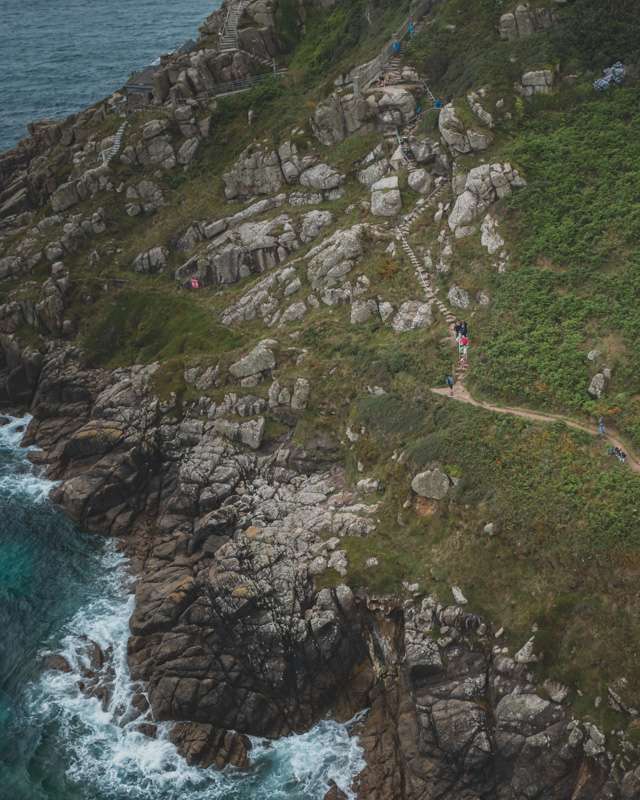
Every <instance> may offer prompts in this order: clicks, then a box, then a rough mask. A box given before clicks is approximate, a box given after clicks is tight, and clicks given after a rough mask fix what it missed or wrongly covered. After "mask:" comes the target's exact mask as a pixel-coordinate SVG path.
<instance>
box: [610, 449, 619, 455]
mask: <svg viewBox="0 0 640 800" xmlns="http://www.w3.org/2000/svg"><path fill="white" fill-rule="evenodd" d="M619 452H620V448H619V447H612V448H611V450H609V455H610V456H617V455H618V453H619Z"/></svg>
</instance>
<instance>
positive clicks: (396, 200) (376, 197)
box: [371, 175, 402, 217]
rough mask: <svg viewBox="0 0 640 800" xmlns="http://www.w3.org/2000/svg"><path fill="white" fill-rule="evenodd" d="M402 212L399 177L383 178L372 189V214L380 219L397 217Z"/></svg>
mask: <svg viewBox="0 0 640 800" xmlns="http://www.w3.org/2000/svg"><path fill="white" fill-rule="evenodd" d="M401 211H402V198H401V197H400V190H399V189H398V176H397V175H389V176H388V177H386V178H381V179H380V180H379V181H376V183H374V184H373V186H372V187H371V213H372V214H375V215H377V216H380V217H395V216H397V215H398V214H399V213H400V212H401Z"/></svg>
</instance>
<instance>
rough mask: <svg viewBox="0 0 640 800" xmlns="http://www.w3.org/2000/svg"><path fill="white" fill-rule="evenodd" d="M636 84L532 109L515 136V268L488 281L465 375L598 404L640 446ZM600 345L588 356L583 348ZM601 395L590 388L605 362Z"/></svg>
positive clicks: (578, 405) (492, 391)
mask: <svg viewBox="0 0 640 800" xmlns="http://www.w3.org/2000/svg"><path fill="white" fill-rule="evenodd" d="M639 100H640V90H639V89H638V88H637V87H634V88H627V89H620V90H617V91H615V92H614V93H612V95H611V96H609V97H606V98H603V99H600V98H598V99H594V100H592V101H590V102H586V103H582V104H580V105H578V106H577V107H575V108H571V109H569V110H567V111H566V112H558V111H553V112H548V113H544V112H543V113H539V114H538V115H536V116H535V117H534V116H532V117H531V119H530V120H529V121H528V122H526V123H525V124H524V130H523V132H522V133H521V134H520V136H519V138H518V139H517V141H515V142H514V144H513V145H512V153H513V157H514V159H515V160H517V162H518V163H519V164H521V165H522V166H523V167H524V170H525V174H526V175H527V177H528V180H529V186H528V187H527V188H525V189H523V190H521V191H519V192H517V193H516V194H515V195H514V196H513V198H512V199H511V200H510V201H509V202H508V203H507V216H506V218H505V222H506V224H507V225H508V227H509V229H510V234H511V235H510V238H509V242H510V246H511V249H512V250H513V251H514V255H515V259H514V267H513V268H511V269H510V270H509V271H508V272H507V273H506V274H504V275H501V276H499V277H498V278H497V279H495V280H493V291H494V305H493V308H492V310H491V313H489V314H486V315H483V316H482V317H481V318H479V320H478V326H477V327H478V330H474V345H475V346H477V348H478V350H477V352H478V357H477V359H476V361H475V363H474V365H473V373H472V377H473V380H474V382H475V384H476V386H477V388H478V389H479V390H480V391H481V392H482V393H483V394H486V395H489V396H492V397H495V398H497V399H499V400H500V401H503V402H505V403H511V404H520V405H524V406H527V407H532V408H547V409H548V408H556V409H562V410H565V411H568V412H570V413H574V414H584V415H588V416H596V415H599V414H604V415H605V416H606V417H607V418H608V420H609V422H610V423H611V424H614V425H616V426H617V427H618V428H619V429H620V430H622V431H623V432H625V433H627V434H629V435H630V436H631V437H632V439H633V442H634V444H635V446H636V447H637V446H638V445H640V415H639V414H638V410H639V409H638V406H639V396H638V377H637V376H638V370H639V368H640V349H639V348H638V346H637V342H638V337H639V336H640V307H639V306H638V296H639V294H640V245H639V241H640V111H639V110H638V101H639ZM592 349H596V350H598V351H599V352H600V354H601V355H600V356H599V358H598V361H597V364H593V363H591V362H590V361H588V360H587V352H589V351H590V350H592ZM605 366H607V367H609V368H610V369H612V371H613V374H612V380H611V382H610V383H609V385H608V386H607V388H606V391H605V393H604V394H603V396H602V398H601V400H600V401H599V402H598V401H595V400H593V399H592V398H591V397H590V396H589V394H588V393H587V388H588V386H589V383H590V380H591V377H592V376H593V375H594V374H595V372H596V371H597V370H598V369H599V368H602V367H605Z"/></svg>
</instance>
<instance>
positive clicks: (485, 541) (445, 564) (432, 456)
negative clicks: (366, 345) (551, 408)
mask: <svg viewBox="0 0 640 800" xmlns="http://www.w3.org/2000/svg"><path fill="white" fill-rule="evenodd" d="M355 422H356V423H357V425H358V426H359V425H360V424H364V425H365V427H366V428H367V431H368V435H367V436H366V437H363V439H360V440H359V441H358V442H357V443H356V445H355V450H354V453H353V458H354V460H360V461H362V462H363V463H364V465H365V473H366V474H374V475H375V476H376V477H378V478H379V479H380V481H381V485H382V487H383V490H384V494H383V495H382V496H381V497H378V498H377V499H382V500H383V501H385V504H386V505H385V507H386V509H387V510H386V511H383V512H382V514H381V515H380V512H379V515H380V522H379V524H378V525H377V529H376V531H375V532H374V533H373V534H371V535H369V536H367V537H365V538H362V539H360V538H354V539H345V540H343V546H344V547H346V549H347V552H348V557H349V564H350V572H349V575H350V580H351V581H353V582H356V583H357V584H361V585H363V586H365V587H366V588H367V589H368V590H370V591H374V592H382V593H385V592H396V591H398V586H399V584H400V583H401V582H402V581H407V582H410V583H413V582H417V583H418V584H419V585H420V587H421V589H422V590H423V591H432V592H435V593H436V594H437V595H438V596H439V597H440V598H441V599H442V600H443V601H444V602H451V595H450V589H449V587H450V586H451V585H453V584H459V585H460V586H462V588H463V590H464V592H465V594H466V595H467V597H468V598H469V599H470V609H471V610H472V611H475V612H476V613H481V614H484V615H485V616H486V617H487V618H488V619H489V620H491V621H492V622H494V623H495V624H496V625H505V626H506V628H507V630H508V632H509V636H510V637H511V640H512V641H513V642H514V643H519V644H520V645H521V644H522V643H523V642H524V641H526V639H527V638H528V637H529V636H530V628H531V626H532V625H533V623H534V622H535V623H537V624H538V626H539V629H538V633H537V634H536V648H537V649H539V650H540V651H542V652H543V653H544V660H543V662H542V663H541V664H540V665H539V667H538V669H539V671H540V673H541V674H542V675H544V676H549V675H550V676H552V677H555V678H558V679H560V680H563V681H564V682H566V683H567V684H568V685H569V686H570V688H571V689H574V690H575V689H577V688H580V689H581V690H582V691H583V692H585V693H586V694H587V696H588V698H589V700H588V706H587V705H586V702H587V701H585V707H584V709H583V710H584V712H585V713H586V712H587V711H590V712H591V714H592V716H593V713H594V712H593V698H594V697H595V696H596V695H598V694H600V695H603V694H605V693H606V686H607V683H608V682H610V681H611V679H612V677H616V676H619V675H622V674H624V675H626V676H628V677H629V678H630V679H631V683H630V685H629V687H628V692H629V696H630V697H633V696H634V695H635V694H636V693H637V692H638V691H639V690H640V681H639V680H638V678H637V676H638V675H639V674H640V673H639V671H638V667H640V655H639V653H638V649H637V647H636V644H635V643H636V642H637V641H638V637H639V636H640V628H639V624H638V619H639V616H638V611H640V607H639V606H638V601H637V597H638V596H639V595H638V592H639V590H640V578H639V576H638V571H637V565H638V559H639V556H640V526H639V525H638V515H639V514H640V505H639V504H638V491H637V479H636V478H635V476H633V475H631V474H630V473H629V472H626V471H622V470H620V469H619V468H618V464H617V462H615V461H613V462H612V461H611V459H610V458H609V457H608V456H607V455H606V448H607V445H606V443H605V442H600V441H598V440H597V439H595V438H594V437H591V436H589V435H587V434H583V433H581V432H579V431H574V430H570V429H567V428H566V427H565V426H564V425H563V424H560V423H556V424H545V425H537V424H532V423H530V422H527V421H525V420H522V419H519V418H516V417H510V416H507V415H504V416H503V415H496V414H491V413H489V412H486V411H482V410H479V409H474V408H470V407H468V406H463V405H461V404H458V403H454V402H450V401H438V400H436V398H435V397H434V396H433V395H430V394H427V393H420V392H419V391H415V392H414V393H413V395H411V396H406V395H404V396H399V395H393V394H387V395H382V396H380V397H365V398H364V399H363V400H361V401H360V402H359V404H358V406H357V409H356V410H355ZM403 443H407V447H406V451H405V457H403V459H401V460H400V461H401V463H398V458H397V455H398V447H399V446H400V447H402V445H403ZM394 452H395V455H396V458H395V459H392V458H391V456H392V454H393V453H394ZM436 466H438V467H439V468H440V469H441V470H442V471H446V472H447V473H448V474H450V475H452V476H453V477H455V478H459V481H458V483H457V486H456V489H455V494H453V495H452V496H451V499H447V498H445V499H444V500H441V501H439V502H437V503H436V502H435V501H418V502H417V503H416V502H414V503H413V505H412V507H411V508H408V509H404V510H402V509H400V506H401V505H402V503H403V502H404V500H405V499H407V498H409V497H411V495H412V492H411V490H410V482H411V479H412V477H413V475H414V474H415V473H416V472H417V471H418V470H421V469H432V468H434V467H436ZM399 509H400V510H401V518H398V517H397V514H398V510H399ZM487 522H493V524H494V526H495V528H496V531H497V535H496V536H494V537H493V538H491V537H489V536H488V535H487V534H486V533H484V531H483V527H484V525H485V524H486V523H487ZM372 556H374V557H376V558H377V559H378V561H379V564H380V565H379V566H378V567H375V568H367V567H365V566H364V564H365V561H366V560H367V559H369V558H370V557H372ZM325 580H330V579H329V578H325ZM604 587H607V589H606V590H605V588H604ZM518 646H519V645H518ZM575 697H577V696H576V695H574V698H575ZM602 713H607V712H606V711H604V710H601V711H600V712H598V713H596V715H595V717H594V719H598V720H601V719H602V717H601V714H602ZM618 724H619V723H618Z"/></svg>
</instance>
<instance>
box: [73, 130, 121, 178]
mask: <svg viewBox="0 0 640 800" xmlns="http://www.w3.org/2000/svg"><path fill="white" fill-rule="evenodd" d="M126 125H127V120H125V121H124V122H123V123H122V125H120V127H119V128H118V132H117V133H116V136H115V139H114V140H113V144H112V145H111V147H110V148H109V149H108V150H103V151H102V164H100V166H98V167H93V169H88V170H87V171H86V172H85V173H84V175H85V176H86V175H92V174H94V173H97V172H103V171H104V170H105V169H106V168H107V167H108V166H109V162H110V161H111V159H112V158H113V157H114V156H115V154H116V153H117V152H118V150H119V149H120V142H121V141H122V134H123V133H124V129H125V127H126Z"/></svg>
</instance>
